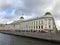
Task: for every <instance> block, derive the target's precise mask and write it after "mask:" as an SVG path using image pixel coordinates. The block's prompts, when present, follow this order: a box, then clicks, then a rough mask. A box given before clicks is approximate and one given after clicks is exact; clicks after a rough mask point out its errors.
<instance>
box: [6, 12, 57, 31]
mask: <svg viewBox="0 0 60 45" xmlns="http://www.w3.org/2000/svg"><path fill="white" fill-rule="evenodd" d="M7 25H8V24H7ZM7 25H6V29H9V30H29V31H30V30H33V31H34V30H36V31H42V30H43V31H54V30H57V28H56V25H55V21H54V18H53V16H52V14H51V13H50V12H47V13H45V15H44V16H42V17H38V18H34V19H29V20H24V18H23V17H21V18H20V20H19V21H17V22H16V23H11V24H9V25H8V26H7ZM8 27H9V28H8Z"/></svg>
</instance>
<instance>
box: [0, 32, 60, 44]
mask: <svg viewBox="0 0 60 45" xmlns="http://www.w3.org/2000/svg"><path fill="white" fill-rule="evenodd" d="M0 45H60V44H55V43H51V42H47V41H42V40H35V39H31V38H25V37H20V36H13V35H7V34H1V33H0Z"/></svg>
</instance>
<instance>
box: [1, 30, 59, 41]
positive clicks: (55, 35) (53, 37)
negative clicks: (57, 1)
mask: <svg viewBox="0 0 60 45" xmlns="http://www.w3.org/2000/svg"><path fill="white" fill-rule="evenodd" d="M0 32H1V33H6V34H13V35H20V36H26V37H32V38H37V39H46V40H50V41H58V42H60V34H59V33H51V32H49V33H41V32H16V31H0Z"/></svg>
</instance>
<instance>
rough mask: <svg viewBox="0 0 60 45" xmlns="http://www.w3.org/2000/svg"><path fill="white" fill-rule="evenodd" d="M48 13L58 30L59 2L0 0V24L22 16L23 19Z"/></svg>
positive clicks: (59, 26)
mask: <svg viewBox="0 0 60 45" xmlns="http://www.w3.org/2000/svg"><path fill="white" fill-rule="evenodd" d="M47 11H50V12H51V13H52V15H53V17H54V19H55V22H56V25H57V27H58V29H60V0H0V23H10V22H13V21H16V20H18V19H19V17H20V16H22V13H23V14H24V15H23V16H24V18H25V19H30V18H34V17H38V16H43V15H44V14H45V13H46V12H47Z"/></svg>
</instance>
